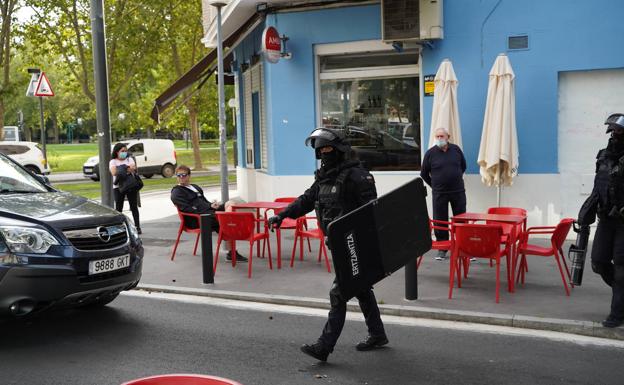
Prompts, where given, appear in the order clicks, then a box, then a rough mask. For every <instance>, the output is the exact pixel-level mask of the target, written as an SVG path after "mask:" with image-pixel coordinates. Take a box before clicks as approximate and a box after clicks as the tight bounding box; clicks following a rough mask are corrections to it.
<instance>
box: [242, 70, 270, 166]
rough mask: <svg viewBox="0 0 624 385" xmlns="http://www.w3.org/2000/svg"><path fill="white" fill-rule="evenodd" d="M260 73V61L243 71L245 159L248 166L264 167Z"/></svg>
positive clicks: (262, 100) (263, 117)
mask: <svg viewBox="0 0 624 385" xmlns="http://www.w3.org/2000/svg"><path fill="white" fill-rule="evenodd" d="M262 73H263V72H262V63H258V64H256V65H253V66H251V67H250V68H249V69H248V70H247V71H245V72H244V73H243V88H244V98H245V99H244V102H245V104H244V108H245V134H244V135H245V152H246V157H245V160H246V166H247V167H249V168H262V169H266V166H267V153H268V151H267V135H266V123H265V111H264V106H265V100H264V82H263V79H262Z"/></svg>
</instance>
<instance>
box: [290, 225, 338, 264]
mask: <svg viewBox="0 0 624 385" xmlns="http://www.w3.org/2000/svg"><path fill="white" fill-rule="evenodd" d="M308 219H310V220H316V228H315V229H309V230H308V229H306V227H305V224H306V223H307V220H308ZM303 238H307V239H308V241H309V240H310V238H314V239H319V240H320V242H319V253H318V261H319V262H321V254H323V255H324V256H325V265H326V266H327V272H328V273H331V267H330V265H329V258H328V257H327V248H326V247H325V234H323V230H321V228H320V226H319V224H318V219H317V218H316V217H300V218H297V228H296V229H295V243H294V244H293V249H292V255H291V256H290V267H293V265H294V263H295V250H297V240H298V241H299V259H300V260H302V261H303Z"/></svg>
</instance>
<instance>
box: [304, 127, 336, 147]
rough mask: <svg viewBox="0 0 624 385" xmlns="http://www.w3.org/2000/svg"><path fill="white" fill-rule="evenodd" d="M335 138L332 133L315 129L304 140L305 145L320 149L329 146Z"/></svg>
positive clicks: (322, 129)
mask: <svg viewBox="0 0 624 385" xmlns="http://www.w3.org/2000/svg"><path fill="white" fill-rule="evenodd" d="M337 138H338V136H336V134H334V133H333V132H331V131H329V130H327V129H324V128H317V129H316V130H314V131H312V133H311V134H310V136H308V137H307V138H306V140H305V145H306V146H311V147H313V148H321V147H325V146H328V145H330V143H331V142H333V141H334V140H336V139H337Z"/></svg>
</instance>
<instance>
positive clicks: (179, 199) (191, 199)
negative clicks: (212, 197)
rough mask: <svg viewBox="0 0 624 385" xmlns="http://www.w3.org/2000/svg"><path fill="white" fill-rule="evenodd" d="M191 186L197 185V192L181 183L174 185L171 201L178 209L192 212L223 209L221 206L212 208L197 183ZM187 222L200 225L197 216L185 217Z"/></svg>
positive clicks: (196, 225)
mask: <svg viewBox="0 0 624 385" xmlns="http://www.w3.org/2000/svg"><path fill="white" fill-rule="evenodd" d="M191 186H193V187H195V189H197V192H194V191H192V190H191V189H189V188H187V187H184V186H180V185H176V186H173V188H172V189H171V201H172V202H173V204H174V205H176V207H177V208H178V210H180V211H182V212H185V213H192V214H214V213H215V211H223V207H219V209H217V210H215V209H214V208H212V206H211V205H210V202H208V200H207V199H206V197H205V196H204V190H202V188H201V187H199V186H198V185H196V184H191ZM185 223H186V225H187V226H189V227H198V226H199V224H198V223H196V221H195V218H185Z"/></svg>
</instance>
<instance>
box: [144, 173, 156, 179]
mask: <svg viewBox="0 0 624 385" xmlns="http://www.w3.org/2000/svg"><path fill="white" fill-rule="evenodd" d="M143 176H144V177H145V178H147V179H149V178H151V177H153V176H154V174H143Z"/></svg>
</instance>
